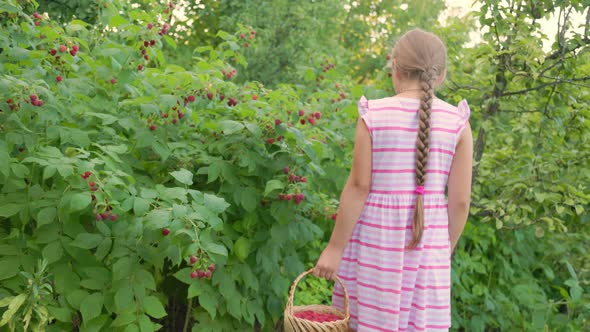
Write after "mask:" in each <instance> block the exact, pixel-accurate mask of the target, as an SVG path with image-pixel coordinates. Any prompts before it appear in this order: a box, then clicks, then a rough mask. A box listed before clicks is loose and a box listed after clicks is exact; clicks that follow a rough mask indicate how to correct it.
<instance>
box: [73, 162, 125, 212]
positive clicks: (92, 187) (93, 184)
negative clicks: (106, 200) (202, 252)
mask: <svg viewBox="0 0 590 332" xmlns="http://www.w3.org/2000/svg"><path fill="white" fill-rule="evenodd" d="M80 176H81V177H82V179H84V180H88V178H90V177H91V176H92V173H91V172H89V171H86V172H84V173H82V174H81V175H80ZM88 186H90V191H92V192H95V191H98V187H97V185H96V182H94V181H88ZM92 202H94V203H93V204H94V208H95V211H96V196H94V194H92ZM111 210H112V207H111V206H110V205H108V204H107V206H106V208H105V210H104V212H102V213H98V212H97V213H96V216H95V217H96V221H102V220H111V221H115V220H117V218H118V216H117V215H116V214H114V213H112V212H111Z"/></svg>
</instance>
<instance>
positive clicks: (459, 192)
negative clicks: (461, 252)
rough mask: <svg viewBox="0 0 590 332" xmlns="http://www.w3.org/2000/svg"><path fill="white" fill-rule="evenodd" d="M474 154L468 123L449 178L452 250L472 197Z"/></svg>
mask: <svg viewBox="0 0 590 332" xmlns="http://www.w3.org/2000/svg"><path fill="white" fill-rule="evenodd" d="M472 156H473V135H472V133H471V126H470V125H469V123H467V125H466V127H465V128H464V129H463V130H462V132H461V136H460V137H459V141H458V143H457V147H456V148H455V156H454V157H453V164H452V165H451V171H450V174H449V180H448V184H447V186H448V203H449V237H450V239H451V251H453V250H455V246H456V245H457V241H459V237H460V236H461V233H462V232H463V227H465V222H467V216H468V215H469V204H470V197H471V176H472V174H471V166H472Z"/></svg>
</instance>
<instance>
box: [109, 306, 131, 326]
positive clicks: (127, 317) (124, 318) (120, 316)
mask: <svg viewBox="0 0 590 332" xmlns="http://www.w3.org/2000/svg"><path fill="white" fill-rule="evenodd" d="M136 318H137V313H136V312H135V311H134V310H132V311H122V310H118V311H117V318H115V320H114V321H113V323H112V324H111V326H113V327H120V326H125V325H128V324H130V323H133V322H135V319H136Z"/></svg>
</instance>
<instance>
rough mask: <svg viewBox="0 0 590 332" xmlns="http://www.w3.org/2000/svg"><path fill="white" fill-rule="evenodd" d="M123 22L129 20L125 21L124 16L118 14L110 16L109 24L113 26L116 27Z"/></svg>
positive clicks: (125, 22)
mask: <svg viewBox="0 0 590 332" xmlns="http://www.w3.org/2000/svg"><path fill="white" fill-rule="evenodd" d="M123 24H129V22H127V20H126V19H125V18H124V17H122V16H119V15H115V16H111V18H110V20H109V25H110V26H111V27H113V28H116V27H118V26H120V25H123Z"/></svg>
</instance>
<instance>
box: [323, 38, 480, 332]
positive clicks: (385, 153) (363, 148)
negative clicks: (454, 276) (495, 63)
mask: <svg viewBox="0 0 590 332" xmlns="http://www.w3.org/2000/svg"><path fill="white" fill-rule="evenodd" d="M392 55H393V56H392V69H393V75H392V77H393V84H394V87H395V96H393V97H389V98H383V99H378V100H367V99H365V97H362V98H361V100H360V101H359V104H358V108H359V114H360V118H359V120H358V123H357V127H356V138H355V145H354V159H353V163H352V169H351V172H350V176H349V178H348V181H347V183H346V186H345V187H344V190H343V191H342V196H341V198H340V207H339V211H338V212H339V213H338V217H337V220H336V225H335V227H334V230H333V232H332V236H331V238H330V242H329V243H328V245H327V247H326V248H325V249H324V251H323V252H322V254H321V256H320V258H319V260H318V262H317V264H316V266H315V268H314V274H315V275H316V276H318V277H324V278H328V279H334V276H335V275H336V273H337V274H338V277H340V279H341V280H342V281H343V282H344V284H345V285H346V288H347V290H348V294H349V298H350V313H351V319H350V327H351V329H353V330H355V331H358V332H368V331H380V332H393V331H448V328H449V327H450V326H451V310H450V302H451V300H450V286H451V270H450V267H451V253H452V251H453V250H454V248H455V246H456V245H457V240H458V239H459V236H460V235H461V232H462V231H463V227H464V225H465V222H466V220H467V215H468V212H469V202H470V199H469V197H470V195H471V157H472V153H473V138H472V134H471V128H470V126H469V122H468V119H469V106H468V105H467V102H466V101H465V100H462V101H461V102H460V103H459V105H458V106H453V105H450V104H448V103H446V102H444V101H442V100H440V99H437V98H436V97H435V96H434V91H433V90H434V88H435V87H436V86H438V85H440V84H441V83H442V82H443V80H444V78H445V75H446V62H447V52H446V48H445V46H444V44H443V43H442V41H441V40H440V39H439V38H438V37H437V36H435V35H434V34H432V33H428V32H424V31H422V30H419V29H416V30H412V31H409V32H407V33H406V34H405V35H403V36H402V37H401V38H400V40H399V41H398V42H397V43H396V45H395V47H394V48H393V54H392ZM445 189H446V190H447V195H448V202H447V198H446V197H445ZM343 302H344V301H343V292H342V289H341V287H340V286H339V284H336V285H335V286H334V293H333V296H332V303H333V305H334V306H336V307H339V308H341V309H342V308H343Z"/></svg>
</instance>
